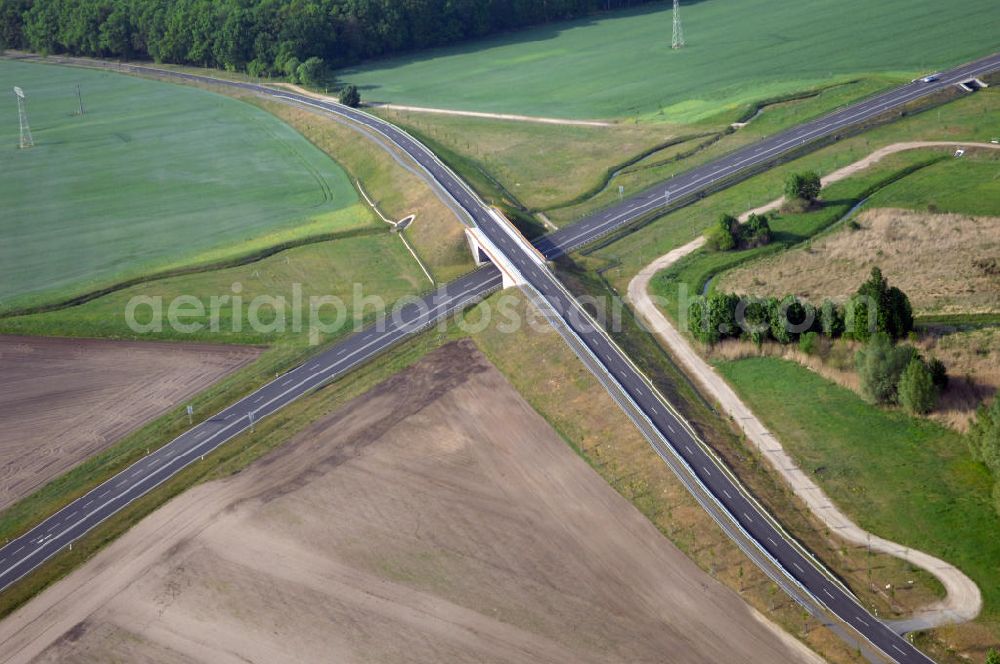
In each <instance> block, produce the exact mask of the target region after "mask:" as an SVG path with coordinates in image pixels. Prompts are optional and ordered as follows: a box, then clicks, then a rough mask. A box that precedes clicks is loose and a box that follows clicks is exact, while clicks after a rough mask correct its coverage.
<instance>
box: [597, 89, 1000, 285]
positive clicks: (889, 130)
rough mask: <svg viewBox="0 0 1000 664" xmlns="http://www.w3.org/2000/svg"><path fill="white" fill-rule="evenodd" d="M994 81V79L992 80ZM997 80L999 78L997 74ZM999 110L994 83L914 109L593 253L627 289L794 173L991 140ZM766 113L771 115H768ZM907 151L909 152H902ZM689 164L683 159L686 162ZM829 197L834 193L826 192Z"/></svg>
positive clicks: (778, 191)
mask: <svg viewBox="0 0 1000 664" xmlns="http://www.w3.org/2000/svg"><path fill="white" fill-rule="evenodd" d="M991 80H993V79H991ZM996 80H1000V77H997V79H996ZM998 109H1000V90H998V89H997V88H996V87H993V86H991V87H990V88H987V89H986V90H982V91H980V92H977V93H975V94H972V95H964V96H960V97H958V98H955V99H953V100H952V101H950V102H948V103H946V104H944V105H940V106H937V107H932V108H929V109H927V110H923V111H922V112H916V111H915V110H912V109H911V110H909V111H907V112H906V115H904V116H903V117H899V116H895V117H896V119H895V121H893V122H889V123H886V124H878V126H875V127H874V128H869V129H868V130H867V131H865V132H864V133H859V134H857V135H851V136H850V137H847V138H844V139H842V140H841V141H839V142H837V143H834V144H832V145H829V146H826V147H822V148H820V149H817V150H816V151H814V152H811V153H809V154H807V155H804V156H802V157H799V158H796V159H793V160H791V161H789V162H786V163H782V164H779V165H777V166H775V167H774V168H772V169H771V170H769V171H767V172H765V173H762V174H759V175H755V176H753V177H751V178H748V179H746V180H745V181H743V182H740V183H738V184H736V185H734V186H732V187H730V188H728V189H726V190H723V191H720V192H717V193H714V194H712V195H710V196H708V197H707V198H704V199H703V200H699V201H696V202H694V203H692V204H691V205H688V206H686V207H684V208H681V209H679V210H676V211H674V212H671V213H669V214H667V215H664V216H662V217H659V218H657V219H655V220H654V221H652V222H650V223H647V224H644V225H641V226H639V227H636V228H633V229H629V230H627V231H625V232H622V233H621V234H619V235H618V236H615V237H612V238H609V239H608V240H606V241H604V242H601V243H600V244H598V245H595V246H594V247H591V248H588V249H585V251H586V252H587V253H588V254H589V255H593V256H595V257H598V258H602V259H604V260H607V261H609V262H610V263H613V264H615V265H616V266H618V267H617V268H616V269H615V270H614V271H613V272H612V273H609V274H608V278H609V279H610V280H611V282H612V283H613V285H614V286H615V287H616V288H618V289H619V290H622V291H623V292H624V289H625V288H627V286H628V282H629V281H630V280H631V279H632V277H634V276H635V275H636V274H637V273H638V272H639V270H641V269H642V268H643V267H645V266H646V265H647V264H648V263H649V262H650V261H652V260H653V259H654V258H656V257H658V256H661V255H663V254H665V253H666V252H668V251H670V250H671V249H673V248H675V247H678V246H681V245H683V244H685V243H687V242H690V241H691V240H693V239H695V238H696V237H698V236H700V235H701V234H702V233H703V232H704V231H705V229H706V228H708V227H709V225H710V224H711V223H713V222H714V221H715V219H716V218H717V217H718V216H719V215H720V214H722V213H738V212H742V211H745V210H749V209H752V208H754V207H757V206H760V205H764V204H765V203H768V202H770V201H772V200H774V199H775V198H778V197H779V196H781V195H782V193H783V191H784V181H785V179H786V178H787V177H788V175H789V174H790V173H795V172H801V171H807V170H814V171H816V172H817V173H820V174H826V173H831V172H833V171H835V170H837V169H838V168H842V167H844V166H847V165H848V164H852V163H854V162H856V161H858V160H860V159H862V158H864V157H866V156H868V155H870V154H871V153H872V152H874V151H875V150H877V149H878V148H880V147H884V146H886V145H890V144H893V143H899V142H906V141H920V140H939V141H955V142H958V143H961V142H962V141H982V140H989V137H990V136H991V133H992V132H995V129H996V128H995V126H994V125H993V124H992V123H991V122H990V121H989V119H988V118H990V117H992V116H993V115H995V114H996V112H997V110H998ZM762 117H766V114H765V115H764V116H762ZM900 154H905V153H900ZM682 163H684V162H682ZM827 198H830V196H829V194H827Z"/></svg>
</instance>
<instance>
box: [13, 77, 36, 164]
mask: <svg viewBox="0 0 1000 664" xmlns="http://www.w3.org/2000/svg"><path fill="white" fill-rule="evenodd" d="M14 95H15V96H16V97H17V119H18V120H19V121H20V122H21V149H22V150H23V149H24V148H30V147H32V146H33V145H34V144H35V141H34V140H32V138H31V128H30V127H28V110H27V109H26V108H25V107H24V90H22V89H21V88H19V87H17V86H15V87H14Z"/></svg>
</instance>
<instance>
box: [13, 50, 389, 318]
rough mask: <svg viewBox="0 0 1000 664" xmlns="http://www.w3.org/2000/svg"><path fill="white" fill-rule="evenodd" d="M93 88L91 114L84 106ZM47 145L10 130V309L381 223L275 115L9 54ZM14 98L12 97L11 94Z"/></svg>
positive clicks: (187, 90)
mask: <svg viewBox="0 0 1000 664" xmlns="http://www.w3.org/2000/svg"><path fill="white" fill-rule="evenodd" d="M78 83H79V84H80V86H81V88H82V91H83V95H84V103H85V105H86V110H87V113H86V115H83V116H79V115H73V112H74V110H75V109H76V99H75V87H76V85H77V84H78ZM12 85H20V86H21V87H22V88H24V90H25V92H26V93H27V94H28V112H29V118H30V121H31V128H32V132H33V134H34V139H35V144H36V146H35V147H34V148H33V149H31V150H18V149H17V140H18V137H17V131H18V127H17V124H16V109H15V107H14V99H13V96H12V95H11V96H10V97H9V99H8V102H7V103H6V107H7V111H8V112H7V113H5V115H6V117H7V121H6V122H4V123H2V125H0V197H2V199H3V201H4V208H5V209H4V213H3V215H2V216H0V235H2V237H3V238H4V241H3V242H2V243H0V310H3V309H7V308H10V307H12V306H23V305H27V304H34V303H38V302H43V301H49V300H52V299H53V298H56V297H64V296H66V295H74V294H77V293H79V292H81V291H83V290H87V289H89V288H93V287H97V286H105V285H108V284H110V283H114V282H117V281H119V280H122V279H125V278H129V277H135V276H137V275H141V274H145V273H147V272H149V271H153V270H160V269H164V268H168V267H175V266H179V265H185V264H192V263H200V262H208V261H212V260H220V259H222V258H225V257H227V256H231V255H234V254H238V253H245V252H248V251H252V250H254V249H259V248H262V247H264V246H269V245H273V244H277V243H279V242H282V241H287V240H289V239H293V238H298V237H303V236H307V235H313V234H318V233H324V232H332V231H338V230H344V229H347V228H351V227H356V226H359V225H364V224H373V223H374V222H373V220H372V216H371V214H370V213H369V211H368V210H367V208H366V207H364V206H362V205H361V204H360V203H359V202H358V197H357V195H356V192H355V191H354V189H353V187H352V184H351V182H350V180H349V179H348V177H347V176H346V174H345V173H344V171H343V170H342V169H341V168H340V167H339V166H338V165H337V164H336V163H335V162H334V161H332V160H331V159H330V158H329V157H328V156H327V155H325V154H323V153H322V152H321V151H320V150H318V149H317V148H315V147H314V146H313V145H311V144H310V143H309V142H308V141H306V140H305V139H304V138H303V137H302V136H301V135H299V134H298V133H296V132H295V131H294V130H292V129H291V128H290V127H288V126H287V125H285V124H284V123H282V122H281V121H279V120H278V119H277V118H275V117H273V116H272V115H270V114H268V113H266V112H264V111H262V110H261V109H258V108H255V107H253V106H250V105H248V104H245V103H242V102H239V101H236V100H233V99H228V98H226V97H222V96H220V95H216V94H212V93H210V92H207V91H204V90H199V89H195V88H191V87H185V86H178V85H171V84H166V83H160V82H155V81H149V80H142V79H138V78H133V77H128V76H121V75H117V74H113V73H107V72H97V71H90V70H84V69H72V68H64V67H56V66H49V65H40V64H29V63H23V62H15V61H9V60H0V88H3V89H4V90H8V91H9V90H10V87H11V86H12ZM5 94H6V93H5Z"/></svg>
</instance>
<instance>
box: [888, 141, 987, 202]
mask: <svg viewBox="0 0 1000 664" xmlns="http://www.w3.org/2000/svg"><path fill="white" fill-rule="evenodd" d="M870 205H871V206H872V207H897V208H909V209H912V210H920V211H930V212H935V211H939V212H955V213H959V214H971V215H991V216H997V215H1000V150H997V151H993V152H990V151H986V150H983V151H977V153H976V154H975V155H974V156H967V157H966V158H963V159H949V160H947V161H944V162H941V163H940V164H936V165H935V166H934V167H933V168H929V169H927V170H926V171H924V172H922V173H916V174H914V175H913V177H909V178H906V179H905V180H901V181H900V182H897V183H896V184H894V185H892V186H890V187H886V188H885V189H884V190H882V191H880V192H879V193H878V194H876V195H875V196H873V197H872V200H871V202H870Z"/></svg>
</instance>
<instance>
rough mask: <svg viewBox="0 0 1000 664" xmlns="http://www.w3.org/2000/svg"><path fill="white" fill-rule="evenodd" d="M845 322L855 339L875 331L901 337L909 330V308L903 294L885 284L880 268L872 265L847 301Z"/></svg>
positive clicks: (894, 337) (910, 310) (910, 320)
mask: <svg viewBox="0 0 1000 664" xmlns="http://www.w3.org/2000/svg"><path fill="white" fill-rule="evenodd" d="M845 323H846V327H847V331H848V332H850V333H851V335H852V336H853V337H854V338H855V339H857V340H858V341H867V340H868V339H870V338H871V336H872V335H873V334H875V333H884V334H887V335H889V337H890V338H892V339H902V338H903V337H905V336H906V335H907V334H908V333H909V332H910V330H912V329H913V309H912V308H911V306H910V299H909V298H908V297H906V294H905V293H904V292H903V291H901V290H899V289H898V288H896V287H895V286H889V282H888V281H887V280H886V278H885V277H884V276H883V275H882V271H881V270H880V269H878V268H877V267H873V268H872V271H871V274H870V275H869V277H868V280H867V281H865V282H864V283H863V284H861V287H860V288H858V292H857V294H856V295H855V296H854V297H853V298H851V300H850V302H848V304H847V308H846V311H845Z"/></svg>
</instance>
